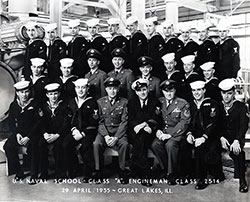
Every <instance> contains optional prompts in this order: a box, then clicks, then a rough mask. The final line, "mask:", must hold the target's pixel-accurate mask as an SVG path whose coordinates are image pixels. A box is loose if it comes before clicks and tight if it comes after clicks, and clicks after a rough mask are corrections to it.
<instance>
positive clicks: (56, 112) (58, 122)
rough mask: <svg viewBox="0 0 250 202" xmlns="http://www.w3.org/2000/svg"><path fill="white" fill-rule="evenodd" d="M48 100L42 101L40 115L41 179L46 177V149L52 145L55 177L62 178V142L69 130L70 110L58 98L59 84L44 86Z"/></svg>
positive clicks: (47, 165) (47, 162) (47, 166)
mask: <svg viewBox="0 0 250 202" xmlns="http://www.w3.org/2000/svg"><path fill="white" fill-rule="evenodd" d="M45 89H46V96H47V98H48V102H46V103H44V105H43V107H42V111H41V115H42V127H41V131H42V137H41V138H40V140H39V153H40V158H41V159H40V160H41V162H40V163H41V164H40V165H41V175H40V177H39V178H41V179H42V180H46V179H48V168H49V161H48V151H49V146H53V156H54V159H55V178H56V179H62V178H64V177H65V176H64V167H63V165H64V163H63V152H62V143H63V139H64V137H65V136H66V135H67V134H69V132H70V116H69V115H70V110H69V108H68V105H67V104H66V103H65V102H63V101H62V100H61V99H60V90H59V89H60V84H58V83H50V84H48V85H46V86H45Z"/></svg>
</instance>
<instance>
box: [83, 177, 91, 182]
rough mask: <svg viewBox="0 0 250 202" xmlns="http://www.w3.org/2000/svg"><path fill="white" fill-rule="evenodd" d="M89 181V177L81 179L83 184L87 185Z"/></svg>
mask: <svg viewBox="0 0 250 202" xmlns="http://www.w3.org/2000/svg"><path fill="white" fill-rule="evenodd" d="M90 179H91V177H89V176H84V177H83V178H82V182H83V183H89V180H90Z"/></svg>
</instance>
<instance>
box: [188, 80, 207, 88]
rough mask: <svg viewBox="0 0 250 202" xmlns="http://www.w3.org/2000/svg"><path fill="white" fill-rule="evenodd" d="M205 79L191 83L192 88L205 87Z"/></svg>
mask: <svg viewBox="0 0 250 202" xmlns="http://www.w3.org/2000/svg"><path fill="white" fill-rule="evenodd" d="M205 84H206V83H205V81H194V82H192V83H190V86H191V88H192V89H201V88H204V87H205Z"/></svg>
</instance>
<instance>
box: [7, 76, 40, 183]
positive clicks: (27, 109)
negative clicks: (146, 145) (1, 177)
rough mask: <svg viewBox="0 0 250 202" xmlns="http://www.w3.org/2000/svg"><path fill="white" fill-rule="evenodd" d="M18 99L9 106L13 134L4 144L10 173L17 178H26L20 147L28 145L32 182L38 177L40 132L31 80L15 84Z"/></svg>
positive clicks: (37, 108)
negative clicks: (19, 153) (20, 157)
mask: <svg viewBox="0 0 250 202" xmlns="http://www.w3.org/2000/svg"><path fill="white" fill-rule="evenodd" d="M14 87H15V89H16V95H17V99H16V100H14V101H13V102H12V103H11V105H10V108H9V117H8V121H9V128H10V132H11V136H10V137H9V138H8V139H7V141H6V142H5V144H4V150H5V154H6V157H7V159H8V173H9V175H13V174H16V175H15V180H16V181H19V180H22V179H24V178H25V176H24V170H23V168H22V166H21V165H20V163H19V156H18V150H19V147H21V146H22V147H26V149H27V153H28V155H29V156H30V157H31V162H30V163H31V168H30V171H31V172H30V175H31V179H30V184H34V182H35V181H34V180H35V179H37V178H38V169H39V153H38V150H37V145H38V140H39V138H40V135H41V133H39V129H40V128H39V120H40V116H39V107H38V105H37V103H36V102H35V101H34V99H33V98H31V97H30V95H31V94H30V93H31V91H30V82H29V81H19V82H17V83H16V84H14Z"/></svg>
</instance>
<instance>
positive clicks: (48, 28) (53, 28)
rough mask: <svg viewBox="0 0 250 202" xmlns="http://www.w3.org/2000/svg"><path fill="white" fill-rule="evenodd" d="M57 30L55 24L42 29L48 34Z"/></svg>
mask: <svg viewBox="0 0 250 202" xmlns="http://www.w3.org/2000/svg"><path fill="white" fill-rule="evenodd" d="M56 28H57V24H56V23H50V24H48V25H47V26H46V27H45V28H44V29H45V30H46V31H47V32H50V31H52V30H55V29H56Z"/></svg>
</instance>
